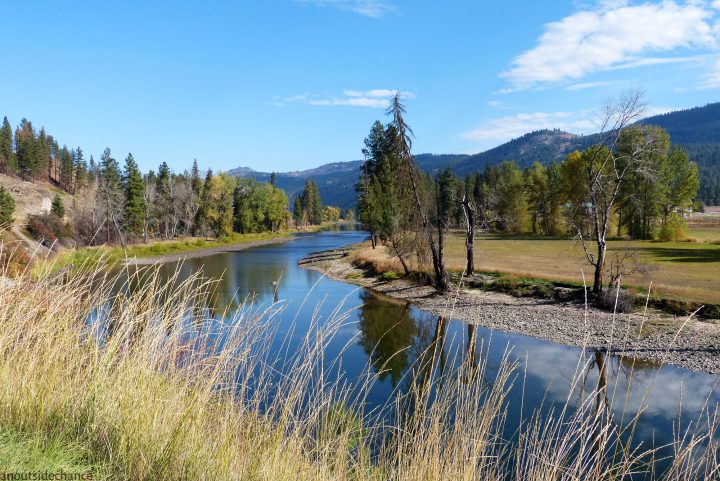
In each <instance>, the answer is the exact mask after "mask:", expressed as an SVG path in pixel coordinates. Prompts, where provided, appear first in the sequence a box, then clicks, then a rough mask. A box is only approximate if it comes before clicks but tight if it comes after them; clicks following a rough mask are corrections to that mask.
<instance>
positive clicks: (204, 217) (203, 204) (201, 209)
mask: <svg viewBox="0 0 720 481" xmlns="http://www.w3.org/2000/svg"><path fill="white" fill-rule="evenodd" d="M212 180H213V171H212V169H208V171H207V173H206V174H205V181H204V182H203V187H202V193H201V194H200V205H199V206H198V211H197V214H196V215H195V230H196V235H201V236H206V235H208V229H209V209H210V202H211V188H212Z"/></svg>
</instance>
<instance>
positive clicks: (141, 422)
mask: <svg viewBox="0 0 720 481" xmlns="http://www.w3.org/2000/svg"><path fill="white" fill-rule="evenodd" d="M211 293H212V282H211V281H207V280H204V279H202V278H201V277H199V276H192V277H190V278H188V279H180V278H179V276H176V277H174V278H171V279H169V280H168V279H166V278H161V277H160V275H159V274H158V270H157V269H155V268H152V267H149V268H144V269H140V270H138V271H134V273H129V272H121V273H119V274H117V275H109V274H103V273H101V272H97V273H95V275H94V276H87V275H83V276H80V275H77V276H71V277H67V276H64V277H58V276H55V277H53V276H52V275H50V274H48V275H44V276H40V278H39V279H37V278H33V279H31V278H30V277H28V276H21V277H19V278H16V279H15V280H14V281H13V282H10V283H3V284H0V429H1V430H2V431H5V432H11V433H18V434H25V433H30V434H34V435H40V436H44V437H46V438H48V439H53V440H58V439H60V440H62V441H63V442H66V443H68V445H72V446H82V447H83V449H84V450H85V452H86V453H87V457H88V462H89V463H92V464H94V465H96V466H100V471H99V472H98V476H99V477H105V478H107V479H118V480H158V479H162V480H172V479H212V480H214V479H218V480H228V479H239V480H254V479H257V480H296V479H302V480H378V481H380V480H388V479H393V480H438V481H439V480H455V479H459V480H504V479H523V480H553V479H577V480H583V479H593V480H605V479H607V480H610V479H630V476H631V475H634V476H636V473H638V472H647V473H650V475H651V476H655V475H657V477H662V479H668V480H690V479H709V478H717V477H718V468H719V467H720V466H719V465H718V460H717V444H716V442H715V440H714V437H713V436H714V431H713V429H708V430H705V431H698V432H694V433H689V434H687V435H686V436H684V437H680V438H679V439H678V440H677V442H676V443H675V444H674V446H673V447H674V448H675V449H674V451H675V455H674V457H673V459H672V460H671V461H670V468H669V469H668V471H667V472H666V473H665V474H663V475H662V476H660V475H659V474H658V473H654V474H653V467H654V466H655V465H654V462H655V461H654V458H655V451H653V450H652V449H645V448H644V449H642V450H641V449H637V448H633V447H632V443H631V442H627V438H628V436H627V435H625V436H622V437H623V438H625V439H626V441H620V438H621V436H619V435H618V433H617V430H618V427H617V426H616V425H615V423H614V421H613V420H612V419H611V416H609V415H608V410H607V408H606V407H604V403H603V402H601V399H603V396H602V395H603V394H604V393H603V390H604V388H603V387H600V392H598V393H597V394H598V396H597V397H596V396H590V397H588V398H587V400H586V401H585V402H584V403H582V405H581V406H580V408H579V409H570V408H569V407H566V408H565V409H560V410H558V411H557V412H555V413H554V414H553V413H552V412H551V413H548V412H545V413H544V414H541V413H540V412H539V411H538V412H537V413H535V414H534V415H532V413H530V415H529V419H530V421H529V422H527V423H521V424H520V425H519V426H518V427H517V430H516V436H514V440H510V439H506V438H505V437H504V435H503V433H504V432H506V428H507V426H508V424H507V423H508V422H509V420H508V419H507V406H508V404H507V403H508V400H507V394H508V390H509V389H510V387H511V385H512V384H513V382H522V370H521V369H520V370H518V369H517V366H515V365H514V364H513V363H512V362H510V361H509V357H506V358H505V359H504V361H503V362H502V363H501V366H500V367H499V368H496V372H495V370H494V371H493V374H492V375H490V373H488V372H487V371H488V366H487V363H486V362H485V361H483V359H486V358H487V357H486V356H484V355H483V353H482V352H481V353H480V356H479V357H480V362H479V363H477V364H476V363H474V362H473V363H459V367H458V368H457V370H455V371H453V372H452V373H450V372H444V373H443V372H439V371H438V370H439V369H440V368H439V367H438V366H439V364H440V363H439V362H438V357H439V356H438V346H437V339H436V341H435V342H432V343H430V345H429V347H427V349H426V350H425V351H424V352H423V353H422V355H420V356H419V359H418V361H417V363H416V366H415V367H414V369H413V370H412V374H408V378H407V380H406V386H407V389H406V394H403V395H398V396H397V398H395V399H394V400H393V401H392V402H391V403H389V404H388V406H387V407H386V408H385V409H384V410H383V411H382V412H377V411H371V412H369V411H368V410H366V409H365V408H364V406H365V403H364V402H363V401H364V399H365V397H366V396H367V394H368V392H369V389H370V388H371V387H372V384H373V382H374V381H375V379H376V378H375V376H374V375H373V370H372V369H369V368H368V369H367V371H366V374H365V375H364V376H362V379H360V380H352V382H350V381H348V380H346V379H344V378H343V377H341V376H338V375H337V372H338V371H337V370H336V369H335V367H337V366H335V365H334V364H333V363H335V362H336V360H335V359H327V358H326V357H325V355H324V352H325V347H326V346H327V344H328V343H329V342H330V341H331V340H332V339H333V336H334V335H335V333H337V331H338V330H339V329H340V328H341V327H343V325H344V323H346V321H347V315H348V312H347V310H346V309H345V308H344V307H343V306H342V305H340V306H337V307H336V308H335V309H334V311H333V313H332V315H331V316H330V317H329V318H325V319H321V318H320V317H319V316H316V317H315V318H314V319H313V321H312V325H311V328H310V329H309V330H308V332H307V333H306V334H304V336H303V337H302V342H300V344H299V347H297V349H296V350H295V349H292V350H291V349H290V348H289V347H288V344H287V343H288V342H289V341H288V340H287V339H281V338H279V337H278V334H277V324H278V319H279V316H280V314H281V312H282V309H283V307H282V306H281V305H273V306H269V307H266V308H258V307H256V306H252V305H249V304H246V305H244V306H243V307H242V308H241V309H238V310H235V311H233V312H210V311H208V310H207V309H206V308H205V307H204V306H206V305H208V304H209V303H208V302H207V301H208V297H209V296H211V295H212V294H211ZM318 312H319V311H318ZM219 333H224V335H223V336H219V335H218V334H219ZM273 341H279V342H280V343H281V345H282V346H283V348H280V349H278V348H277V346H278V342H273ZM273 346H274V347H273ZM489 380H492V381H489ZM631 418H632V416H631ZM712 421H714V419H713V420H712ZM513 422H515V420H513ZM626 424H627V426H628V429H632V426H633V422H632V421H631V422H629V423H626ZM710 425H711V426H714V422H711V423H710ZM626 434H627V433H626ZM629 437H630V438H632V436H631V435H630V436H629ZM1 465H2V460H0V466H1Z"/></svg>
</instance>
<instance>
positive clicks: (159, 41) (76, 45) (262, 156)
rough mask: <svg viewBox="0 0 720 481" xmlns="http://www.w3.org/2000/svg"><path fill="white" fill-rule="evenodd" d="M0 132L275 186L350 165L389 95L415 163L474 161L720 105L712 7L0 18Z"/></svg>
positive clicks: (26, 9) (321, 5)
mask: <svg viewBox="0 0 720 481" xmlns="http://www.w3.org/2000/svg"><path fill="white" fill-rule="evenodd" d="M0 25H1V26H0V59H2V60H1V62H2V64H1V65H2V68H0V92H2V93H1V94H0V115H7V116H8V117H9V119H10V121H11V122H12V123H13V125H15V124H17V123H18V122H19V121H20V119H21V118H22V117H27V118H28V119H30V120H32V121H33V122H34V124H35V125H36V126H40V125H44V126H45V127H46V129H47V130H48V131H49V132H50V133H52V134H54V135H55V136H56V138H58V139H59V140H60V141H61V142H66V143H68V144H69V146H75V145H80V146H81V147H82V148H83V149H84V150H85V152H86V154H94V155H95V156H96V158H97V157H98V156H99V153H100V152H101V151H102V149H103V148H104V147H105V146H109V147H110V148H111V149H112V151H113V154H114V155H115V156H116V157H117V158H124V157H125V156H126V155H127V153H128V152H132V153H133V155H134V156H135V158H136V159H137V160H138V162H139V163H140V165H141V167H143V168H144V169H149V168H155V166H157V165H158V164H159V163H160V162H162V161H167V162H168V163H169V164H170V165H171V166H172V167H173V168H174V169H175V170H177V171H180V170H183V169H185V168H187V167H189V166H190V164H191V162H192V159H193V158H197V159H198V161H199V163H200V165H201V166H202V167H212V168H213V169H214V170H216V171H217V170H222V169H229V168H232V167H236V166H249V167H251V168H254V169H256V170H262V171H272V170H276V171H287V170H298V169H304V168H310V167H315V166H317V165H320V164H323V163H327V162H336V161H347V160H353V159H358V158H360V149H361V148H362V140H363V138H364V137H365V135H366V134H367V132H368V131H369V128H370V126H371V123H372V122H373V121H374V120H376V119H381V120H384V117H385V116H384V111H383V107H384V106H385V105H386V103H387V99H388V96H389V95H391V94H392V92H394V91H400V92H402V93H403V95H404V96H405V101H406V104H407V109H408V113H407V120H408V122H409V123H410V125H412V126H413V128H414V130H415V134H416V142H415V148H414V151H415V152H416V153H421V152H434V153H461V152H462V153H474V152H479V151H482V150H485V149H487V148H490V147H493V146H495V145H498V144H500V143H502V142H504V141H506V140H509V139H510V138H513V137H516V136H518V135H521V134H523V133H525V132H528V131H531V130H536V129H539V128H552V127H557V128H561V129H564V130H569V131H572V132H576V133H589V132H592V131H593V130H594V129H595V122H596V120H595V119H596V117H597V111H598V109H599V107H601V105H602V104H603V102H604V101H606V100H607V99H608V98H610V97H612V96H613V95H617V94H618V93H619V92H622V91H623V90H626V89H628V88H635V87H642V88H643V89H644V90H645V92H646V100H647V103H648V112H649V113H655V112H661V111H666V110H670V109H675V108H686V107H692V106H696V105H702V104H705V103H708V102H714V101H717V100H719V99H720V0H706V1H703V0H695V1H687V2H683V1H680V0H676V1H647V2H632V1H623V0H605V1H591V0H583V1H559V0H553V1H548V2H538V1H527V0H522V1H521V0H508V1H505V2H484V1H482V2H481V1H477V0H447V1H429V0H253V1H250V0H245V1H230V0H226V1H217V0H208V1H204V2H197V1H192V2H191V1H173V2H170V1H160V0H157V1H153V2H148V1H135V0H128V1H123V2H97V1H92V2H91V1H86V2H83V1H73V0H67V1H63V2H50V1H45V2H37V1H25V2H9V4H8V5H5V6H4V8H3V13H2V19H1V20H0Z"/></svg>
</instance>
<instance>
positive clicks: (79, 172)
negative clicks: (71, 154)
mask: <svg viewBox="0 0 720 481" xmlns="http://www.w3.org/2000/svg"><path fill="white" fill-rule="evenodd" d="M87 181H88V166H87V162H85V158H84V157H83V151H82V149H81V148H80V147H78V148H77V149H75V185H74V189H73V192H75V191H77V190H78V189H82V188H83V187H85V185H86V184H87Z"/></svg>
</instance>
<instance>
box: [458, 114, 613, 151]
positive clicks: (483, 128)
mask: <svg viewBox="0 0 720 481" xmlns="http://www.w3.org/2000/svg"><path fill="white" fill-rule="evenodd" d="M598 115H599V112H598V111H597V110H594V109H593V110H583V111H580V112H532V113H521V114H517V115H511V116H504V117H496V118H494V119H490V120H488V121H486V122H484V123H483V124H481V125H480V126H479V127H477V128H474V129H472V130H469V131H466V132H462V133H460V138H462V139H464V140H470V141H472V142H477V143H478V144H480V145H481V146H484V147H489V146H494V145H495V144H498V143H501V142H506V141H508V140H510V139H513V138H516V137H520V136H521V135H524V134H527V133H528V132H532V131H534V130H543V129H560V130H564V131H566V132H572V133H575V134H581V133H583V134H586V133H591V132H594V131H595V130H597V128H598V125H599V123H598V121H597V120H598Z"/></svg>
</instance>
